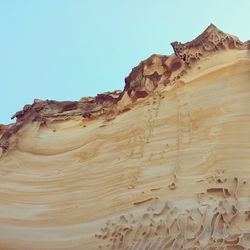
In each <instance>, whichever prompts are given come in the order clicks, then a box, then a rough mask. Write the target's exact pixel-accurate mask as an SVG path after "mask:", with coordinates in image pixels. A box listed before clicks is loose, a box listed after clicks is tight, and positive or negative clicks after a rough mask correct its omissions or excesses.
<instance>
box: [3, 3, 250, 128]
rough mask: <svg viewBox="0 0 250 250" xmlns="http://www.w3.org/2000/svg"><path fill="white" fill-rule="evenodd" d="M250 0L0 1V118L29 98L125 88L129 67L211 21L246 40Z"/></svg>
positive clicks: (193, 34)
mask: <svg viewBox="0 0 250 250" xmlns="http://www.w3.org/2000/svg"><path fill="white" fill-rule="evenodd" d="M249 10H250V1H249V0H240V1H235V0H220V1H218V0H209V1H201V0H192V1H184V0H182V1H181V0H176V1H173V0H172V1H171V0H169V1H168V0H154V1H152V0H105V1H104V0H81V1H80V0H67V1H66V0H42V1H41V0H40V1H39V0H0V34H1V36H0V123H4V124H8V123H10V122H13V121H11V120H10V117H11V116H12V115H13V114H14V113H15V112H16V111H19V110H21V109H22V107H23V106H24V105H25V104H28V103H32V102H33V99H34V98H40V99H54V100H79V99H80V98H81V97H83V96H94V95H96V94H97V93H101V92H104V91H109V90H110V91H111V90H115V89H123V86H124V78H125V77H126V76H127V75H128V74H129V72H130V71H131V69H132V67H134V66H136V65H137V64H138V63H139V62H140V61H141V60H143V59H145V58H147V57H148V56H150V55H151V54H154V53H156V54H172V53H173V51H172V49H171V46H170V42H172V41H175V40H177V41H181V42H186V41H189V40H192V39H193V38H195V37H196V36H197V35H199V34H200V33H201V32H202V31H203V30H204V29H205V28H206V27H207V26H208V25H209V24H210V23H214V24H215V25H217V26H218V27H219V28H220V29H222V30H223V31H225V32H227V33H231V34H234V35H236V36H238V37H239V38H240V39H241V40H242V41H245V40H248V39H250V29H249V25H250V14H249Z"/></svg>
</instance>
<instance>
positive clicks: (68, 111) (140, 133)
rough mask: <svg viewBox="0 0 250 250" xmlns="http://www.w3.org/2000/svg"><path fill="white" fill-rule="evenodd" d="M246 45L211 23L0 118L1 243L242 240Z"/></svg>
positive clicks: (208, 244) (152, 245) (133, 244)
mask: <svg viewBox="0 0 250 250" xmlns="http://www.w3.org/2000/svg"><path fill="white" fill-rule="evenodd" d="M249 45H250V42H249V41H248V42H245V43H243V42H241V41H240V40H239V39H238V38H236V37H234V36H231V35H228V34H225V33H223V32H221V31H220V30H218V29H217V28H216V27H215V26H214V25H210V26H209V27H208V28H207V29H206V30H205V31H204V33H202V34H201V35H200V36H199V37H197V38H196V39H195V40H193V41H192V42H189V43H185V44H182V43H178V42H174V43H172V46H173V48H174V52H175V54H173V55H171V56H160V55H153V56H151V57H150V58H148V59H147V60H145V61H142V62H141V63H140V64H139V65H138V66H137V67H135V68H134V69H133V70H132V72H131V74H130V75H129V76H128V77H127V78H126V79H125V87H124V90H123V91H114V92H108V93H103V94H100V95H98V96H96V97H86V98H82V99H81V100H80V101H78V102H56V101H50V100H46V101H43V100H37V99H36V100H35V101H34V103H33V104H32V105H26V106H25V107H24V109H23V110H22V111H19V112H17V113H16V114H15V115H14V116H13V118H16V123H14V124H11V125H8V126H4V125H0V137H1V139H0V148H1V151H0V157H1V158H0V249H4V250H8V249H25V250H47V249H48V250H49V249H50V250H51V249H90V250H92V249H133V250H135V249H136V250H137V249H143V250H144V249H145V250H146V249H151V250H155V249H173V250H177V249H218V250H220V249H221V250H222V249H249V247H250V46H249Z"/></svg>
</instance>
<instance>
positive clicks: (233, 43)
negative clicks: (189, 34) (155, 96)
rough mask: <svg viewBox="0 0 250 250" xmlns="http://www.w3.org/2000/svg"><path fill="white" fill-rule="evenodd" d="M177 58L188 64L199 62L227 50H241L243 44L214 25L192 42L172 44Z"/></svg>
mask: <svg viewBox="0 0 250 250" xmlns="http://www.w3.org/2000/svg"><path fill="white" fill-rule="evenodd" d="M171 45H172V47H173V49H174V52H175V54H176V56H178V57H179V58H181V59H182V60H183V61H184V62H185V63H186V64H188V65H190V63H192V62H194V61H197V60H199V59H200V58H201V57H202V56H206V55H208V54H211V53H212V52H215V51H219V50H223V49H224V50H225V49H241V48H242V45H243V43H242V42H241V41H240V40H239V39H238V38H237V37H236V36H232V35H229V34H226V33H224V32H222V31H221V30H220V29H218V28H217V27H216V26H215V25H214V24H210V25H209V26H208V27H207V28H206V30H205V31H204V32H203V33H202V34H201V35H199V36H198V37H196V38H195V39H194V40H192V41H191V42H187V43H180V42H173V43H171Z"/></svg>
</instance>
